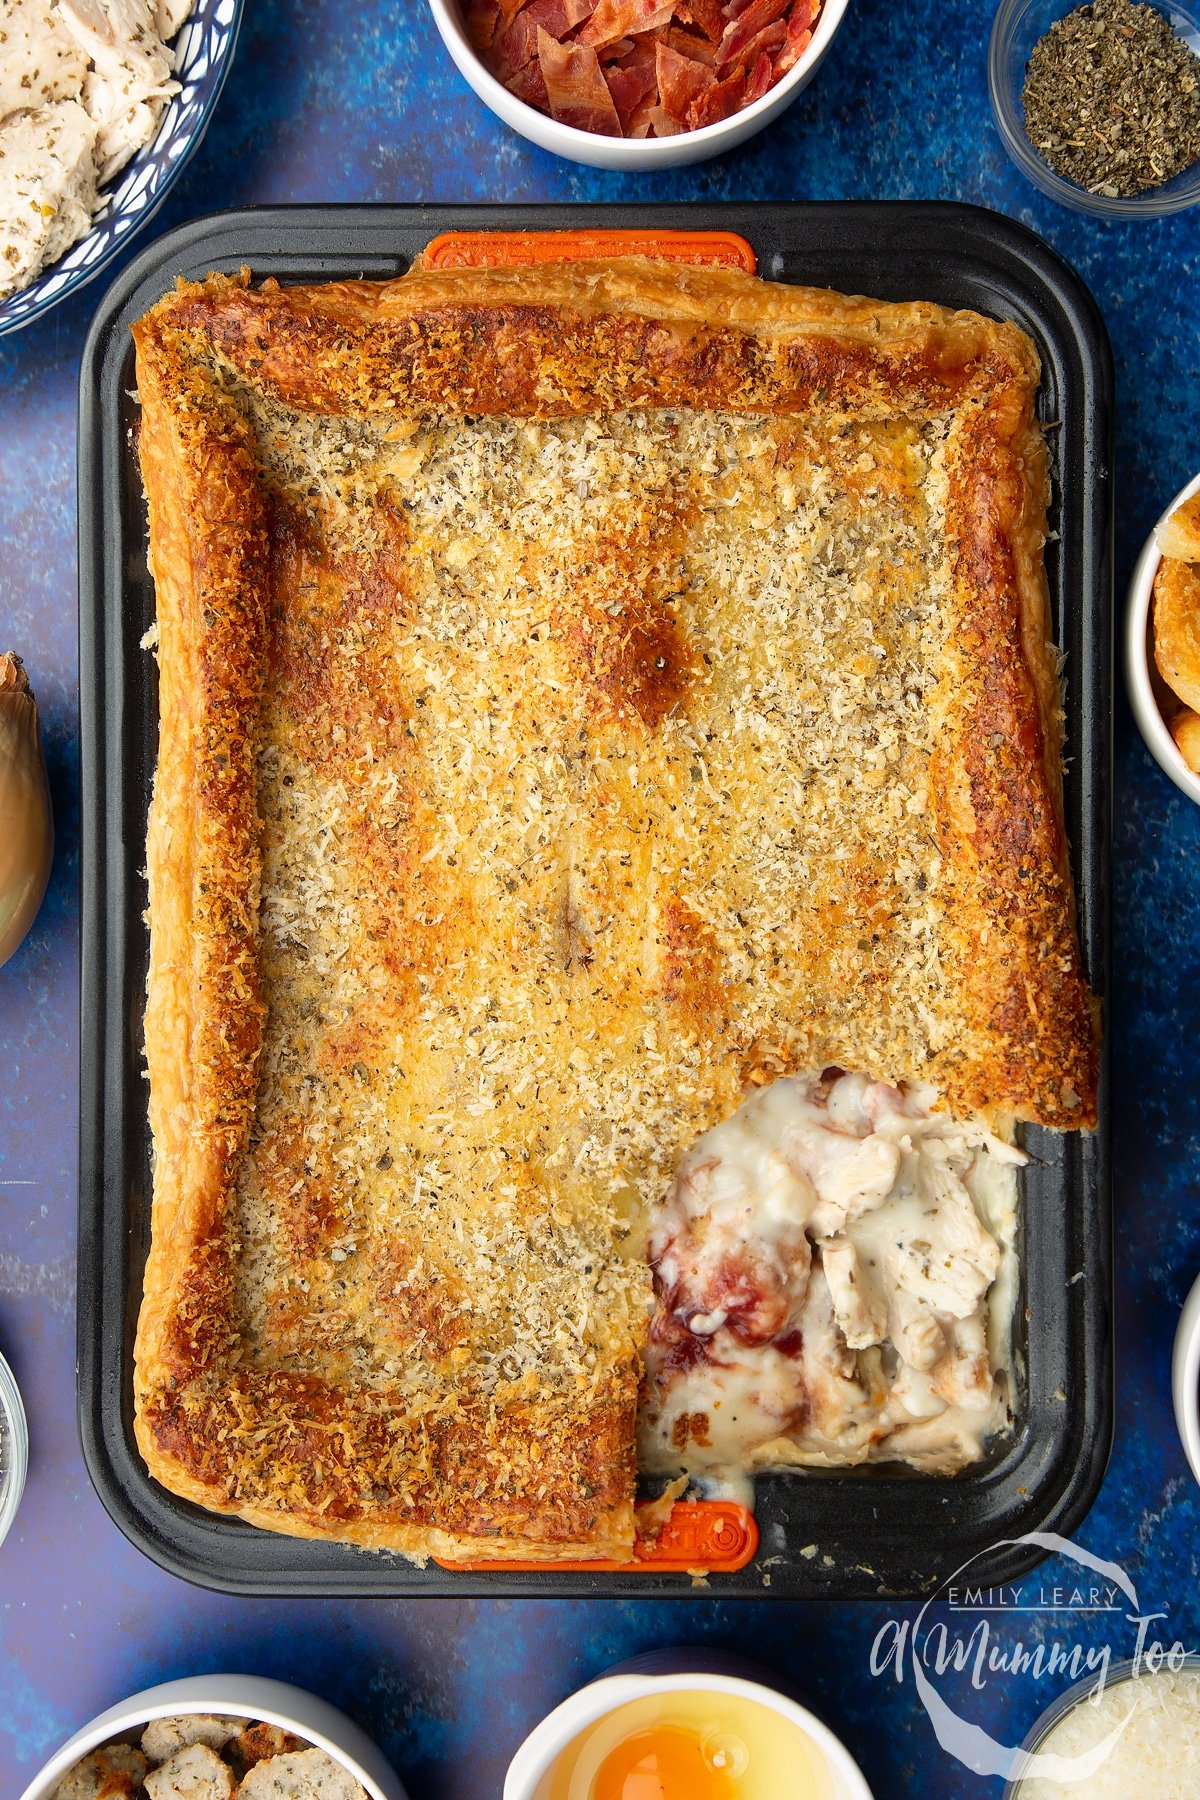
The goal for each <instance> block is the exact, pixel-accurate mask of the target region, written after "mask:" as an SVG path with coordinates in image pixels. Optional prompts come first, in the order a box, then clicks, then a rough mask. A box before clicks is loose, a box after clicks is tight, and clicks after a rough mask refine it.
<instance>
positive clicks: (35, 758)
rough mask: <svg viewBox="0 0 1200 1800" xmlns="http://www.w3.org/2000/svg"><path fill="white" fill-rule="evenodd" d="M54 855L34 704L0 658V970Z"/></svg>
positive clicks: (17, 670)
mask: <svg viewBox="0 0 1200 1800" xmlns="http://www.w3.org/2000/svg"><path fill="white" fill-rule="evenodd" d="M53 856H54V816H53V814H52V812H51V810H50V783H49V782H48V781H47V779H46V759H45V757H44V756H43V754H42V738H41V733H40V731H39V730H38V709H37V701H36V700H35V699H34V697H33V694H32V692H31V691H30V687H29V677H28V676H27V675H26V673H25V670H24V667H23V666H22V663H21V659H20V657H19V656H13V655H12V654H11V653H9V654H8V655H4V656H0V967H2V966H3V965H4V964H5V963H6V962H7V961H8V959H9V957H10V956H12V955H13V954H14V952H15V951H16V949H17V947H18V946H19V945H20V943H21V942H22V940H23V939H24V937H25V934H26V932H27V931H28V930H29V927H30V926H31V925H32V924H33V921H34V919H35V918H36V917H37V911H38V907H39V906H40V905H41V904H42V896H43V894H44V893H45V892H46V883H47V882H48V881H49V879H50V864H51V861H52V860H53Z"/></svg>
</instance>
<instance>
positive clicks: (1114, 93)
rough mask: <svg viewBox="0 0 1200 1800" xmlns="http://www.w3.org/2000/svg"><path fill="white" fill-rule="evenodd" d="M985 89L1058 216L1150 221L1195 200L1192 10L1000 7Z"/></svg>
mask: <svg viewBox="0 0 1200 1800" xmlns="http://www.w3.org/2000/svg"><path fill="white" fill-rule="evenodd" d="M988 85H989V88H990V90H991V98H992V112H993V115H994V117H995V121H996V128H997V130H998V131H999V133H1000V136H1001V138H1002V139H1003V141H1004V145H1005V148H1006V149H1007V150H1008V153H1009V155H1010V156H1011V157H1012V159H1013V161H1014V162H1015V163H1016V165H1017V167H1018V168H1019V169H1020V170H1021V171H1022V172H1023V173H1024V174H1025V175H1026V176H1027V177H1028V178H1029V180H1030V181H1031V182H1033V184H1034V186H1035V187H1038V188H1040V189H1041V191H1042V192H1043V193H1044V194H1048V195H1049V196H1050V198H1051V199H1052V200H1057V201H1058V202H1059V204H1060V205H1061V206H1069V207H1072V208H1073V209H1074V210H1075V211H1077V212H1086V213H1092V214H1093V215H1094V216H1096V217H1098V218H1105V219H1156V218H1161V217H1162V216H1163V215H1164V214H1166V213H1173V212H1182V211H1183V210H1184V208H1186V207H1189V206H1194V205H1195V204H1196V202H1197V201H1198V200H1200V7H1198V6H1197V3H1196V0H1186V3H1184V0H1152V3H1151V4H1143V3H1142V0H1000V4H999V6H998V7H997V8H996V14H995V18H994V21H993V24H992V36H991V46H990V50H989V54H988Z"/></svg>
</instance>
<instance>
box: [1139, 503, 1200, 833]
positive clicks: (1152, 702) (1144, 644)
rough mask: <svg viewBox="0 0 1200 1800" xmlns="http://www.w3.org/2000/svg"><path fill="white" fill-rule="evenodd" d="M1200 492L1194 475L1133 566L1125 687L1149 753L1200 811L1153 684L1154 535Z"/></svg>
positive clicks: (1199, 789)
mask: <svg viewBox="0 0 1200 1800" xmlns="http://www.w3.org/2000/svg"><path fill="white" fill-rule="evenodd" d="M1197 492H1200V475H1194V476H1193V477H1192V479H1191V480H1190V481H1189V482H1186V483H1185V484H1184V486H1183V487H1181V488H1180V490H1179V492H1178V493H1177V494H1176V496H1175V498H1174V499H1173V500H1172V501H1170V502H1169V504H1168V505H1167V506H1166V507H1164V509H1163V511H1162V512H1161V513H1160V514H1159V517H1158V518H1157V520H1156V521H1155V524H1154V529H1153V530H1152V531H1151V532H1150V535H1149V536H1148V537H1147V539H1146V542H1145V544H1144V545H1143V546H1142V551H1141V554H1140V556H1139V557H1138V559H1137V562H1136V563H1135V564H1134V569H1133V574H1132V576H1131V577H1130V581H1129V604H1128V610H1127V612H1126V615H1125V686H1126V688H1127V690H1128V693H1129V704H1130V705H1131V706H1132V708H1133V716H1134V718H1135V719H1136V721H1137V727H1138V730H1139V731H1140V732H1141V734H1142V737H1143V739H1144V741H1145V745H1146V748H1147V750H1149V752H1150V754H1151V756H1152V757H1153V758H1154V760H1155V762H1156V763H1157V764H1158V766H1159V768H1160V769H1162V771H1163V773H1164V774H1166V775H1169V776H1170V778H1171V780H1172V781H1173V782H1174V783H1175V786H1176V787H1177V788H1178V789H1179V791H1180V792H1181V793H1183V794H1186V795H1187V797H1188V799H1189V800H1194V801H1195V802H1196V804H1197V805H1200V775H1197V774H1195V773H1194V772H1193V771H1192V770H1191V769H1189V768H1188V766H1187V764H1186V763H1185V762H1184V760H1183V757H1182V756H1181V755H1180V753H1179V750H1178V747H1177V746H1176V743H1175V739H1174V738H1173V737H1172V736H1171V733H1170V731H1169V730H1168V729H1167V722H1166V720H1165V719H1164V718H1163V715H1162V712H1161V710H1160V708H1159V704H1158V700H1157V699H1156V697H1155V693H1154V688H1153V685H1152V682H1151V678H1150V646H1149V635H1150V605H1151V600H1152V598H1153V594H1154V577H1155V576H1156V575H1157V573H1158V565H1159V564H1160V563H1161V562H1162V560H1163V557H1162V551H1161V550H1160V549H1159V547H1158V544H1157V542H1156V541H1155V536H1154V533H1155V531H1157V530H1158V527H1159V526H1160V525H1161V524H1163V522H1164V521H1165V520H1166V519H1168V518H1169V517H1170V515H1171V514H1172V513H1173V512H1174V511H1175V509H1176V507H1177V506H1180V505H1182V503H1183V502H1184V501H1185V500H1188V499H1190V498H1191V496H1192V495H1193V494H1195V493H1197Z"/></svg>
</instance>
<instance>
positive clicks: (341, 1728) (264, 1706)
mask: <svg viewBox="0 0 1200 1800" xmlns="http://www.w3.org/2000/svg"><path fill="white" fill-rule="evenodd" d="M193 1713H215V1714H217V1715H218V1716H221V1717H237V1718H245V1719H254V1720H261V1721H262V1723H263V1724H266V1725H278V1726H279V1727H280V1728H281V1729H282V1730H284V1731H288V1732H291V1733H292V1734H293V1735H294V1736H296V1737H299V1738H303V1739H304V1740H305V1742H306V1743H308V1744H310V1745H311V1746H312V1747H313V1749H315V1750H324V1751H325V1753H326V1755H327V1756H330V1757H332V1758H333V1760H334V1762H336V1763H338V1764H340V1765H341V1767H342V1768H344V1769H345V1770H346V1772H347V1773H348V1774H349V1775H352V1776H353V1777H354V1779H355V1780H356V1781H357V1782H358V1784H359V1786H360V1787H361V1788H362V1790H363V1792H364V1793H365V1794H366V1795H367V1796H368V1797H369V1800H407V1796H406V1794H405V1791H404V1787H403V1784H402V1783H401V1780H400V1777H399V1776H398V1775H397V1774H396V1772H395V1770H394V1769H393V1768H392V1767H391V1765H390V1763H388V1762H387V1761H386V1760H385V1758H384V1756H383V1753H382V1752H381V1751H380V1750H379V1749H378V1748H377V1746H376V1745H375V1744H373V1743H372V1742H371V1740H370V1738H369V1737H368V1736H367V1735H366V1733H365V1732H364V1731H362V1730H361V1729H360V1728H359V1727H358V1726H357V1725H356V1724H355V1723H354V1722H353V1720H352V1719H348V1718H347V1717H346V1715H345V1713H343V1712H339V1711H338V1709H337V1707H336V1706H330V1705H329V1703H328V1701H326V1700H319V1699H318V1698H317V1696H316V1695H315V1694H309V1693H306V1692H305V1690H304V1689H303V1688H298V1687H292V1686H291V1685H290V1684H289V1683H288V1682H283V1681H268V1680H266V1679H264V1678H263V1677H261V1676H257V1675H197V1676H189V1677H186V1678H185V1679H184V1680H182V1681H166V1682H163V1683H162V1684H161V1685H160V1686H158V1687H152V1688H146V1689H145V1690H144V1692H142V1693H140V1694H133V1695H131V1697H130V1698H129V1699H128V1700H122V1701H121V1702H120V1704H119V1705H117V1706H113V1707H110V1708H109V1710H108V1711H107V1712H103V1713H101V1714H100V1715H99V1717H98V1718H95V1719H93V1720H92V1721H91V1722H90V1724H87V1725H85V1726H84V1727H83V1729H82V1730H81V1731H77V1732H76V1733H75V1736H74V1737H73V1738H71V1739H70V1740H69V1741H68V1742H67V1743H65V1744H64V1745H63V1747H62V1749H61V1750H59V1751H58V1752H57V1753H56V1754H55V1755H54V1756H52V1757H51V1758H50V1761H49V1762H48V1763H47V1764H46V1766H45V1768H44V1769H43V1770H42V1771H41V1773H40V1774H38V1775H35V1776H34V1778H33V1780H32V1781H31V1782H30V1784H29V1786H28V1787H27V1788H26V1789H25V1792H24V1794H22V1796H21V1800H53V1795H54V1793H55V1790H56V1789H57V1787H58V1785H59V1783H60V1782H61V1781H62V1780H63V1778H64V1777H65V1776H66V1775H68V1774H69V1773H70V1771H71V1770H72V1769H73V1768H74V1767H75V1765H76V1763H78V1762H80V1761H81V1760H82V1759H83V1757H85V1756H87V1755H88V1754H89V1752H91V1751H93V1750H99V1749H100V1748H102V1747H103V1746H107V1745H109V1744H121V1743H129V1744H136V1743H137V1741H138V1739H139V1738H140V1737H141V1735H142V1732H143V1731H144V1730H145V1728H146V1726H147V1725H148V1724H150V1722H151V1721H152V1720H154V1719H169V1718H177V1717H182V1716H186V1715H188V1714H193Z"/></svg>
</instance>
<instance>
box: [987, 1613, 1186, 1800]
mask: <svg viewBox="0 0 1200 1800" xmlns="http://www.w3.org/2000/svg"><path fill="white" fill-rule="evenodd" d="M1154 1660H1155V1661H1156V1664H1157V1666H1156V1667H1154V1668H1151V1667H1150V1666H1149V1659H1143V1660H1142V1661H1141V1662H1140V1663H1139V1662H1136V1661H1135V1660H1134V1659H1133V1658H1132V1657H1131V1658H1129V1659H1127V1660H1126V1661H1124V1662H1120V1663H1114V1664H1113V1666H1112V1667H1111V1669H1109V1671H1108V1674H1107V1677H1106V1679H1105V1682H1104V1686H1103V1688H1102V1689H1101V1690H1100V1691H1099V1692H1098V1691H1097V1685H1096V1684H1097V1677H1096V1676H1095V1675H1094V1674H1092V1675H1088V1676H1086V1677H1085V1678H1084V1680H1083V1681H1081V1682H1078V1683H1077V1684H1076V1685H1075V1686H1074V1687H1072V1688H1069V1689H1068V1690H1067V1692H1066V1693H1065V1694H1061V1695H1060V1696H1059V1698H1058V1699H1057V1700H1056V1701H1055V1702H1054V1704H1053V1705H1052V1706H1050V1707H1048V1708H1047V1710H1046V1711H1045V1712H1044V1713H1043V1714H1042V1716H1041V1718H1040V1719H1039V1720H1038V1722H1037V1724H1036V1725H1035V1726H1034V1728H1033V1730H1032V1731H1031V1732H1030V1734H1029V1736H1028V1737H1027V1738H1026V1740H1025V1743H1024V1745H1023V1746H1022V1750H1021V1762H1020V1763H1019V1765H1018V1767H1017V1771H1016V1773H1015V1775H1014V1777H1013V1779H1012V1781H1010V1782H1009V1784H1008V1786H1007V1787H1006V1788H1005V1790H1004V1797H1003V1800H1062V1796H1063V1794H1064V1793H1065V1792H1070V1793H1079V1794H1086V1795H1087V1800H1132V1797H1133V1796H1135V1795H1139V1794H1147V1795H1148V1794H1153V1795H1154V1800H1195V1796H1196V1794H1198V1793H1200V1656H1195V1655H1187V1654H1185V1653H1184V1652H1183V1651H1182V1650H1181V1649H1180V1647H1179V1646H1178V1645H1176V1646H1175V1647H1174V1649H1173V1650H1172V1651H1171V1652H1170V1653H1168V1655H1167V1656H1166V1657H1165V1658H1161V1659H1160V1657H1159V1656H1158V1654H1157V1653H1156V1655H1155V1659H1154Z"/></svg>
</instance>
